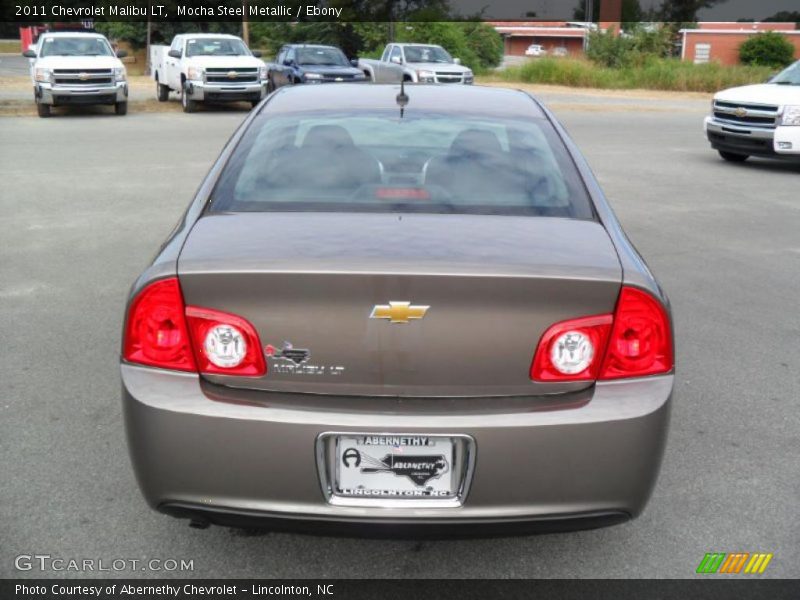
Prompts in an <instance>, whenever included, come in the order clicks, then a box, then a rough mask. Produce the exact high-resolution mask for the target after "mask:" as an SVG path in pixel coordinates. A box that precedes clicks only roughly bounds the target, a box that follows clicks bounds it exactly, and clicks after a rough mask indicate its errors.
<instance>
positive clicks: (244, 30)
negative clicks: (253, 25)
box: [242, 0, 250, 48]
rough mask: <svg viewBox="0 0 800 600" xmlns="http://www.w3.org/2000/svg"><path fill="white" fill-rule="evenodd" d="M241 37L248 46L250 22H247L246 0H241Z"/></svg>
mask: <svg viewBox="0 0 800 600" xmlns="http://www.w3.org/2000/svg"><path fill="white" fill-rule="evenodd" d="M242 39H243V40H244V43H245V44H247V47H248V48H249V47H250V24H249V23H248V22H247V0H242Z"/></svg>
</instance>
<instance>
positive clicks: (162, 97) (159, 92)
mask: <svg viewBox="0 0 800 600" xmlns="http://www.w3.org/2000/svg"><path fill="white" fill-rule="evenodd" d="M156 98H158V101H159V102H166V101H167V100H169V86H168V85H164V84H162V83H159V82H158V79H156Z"/></svg>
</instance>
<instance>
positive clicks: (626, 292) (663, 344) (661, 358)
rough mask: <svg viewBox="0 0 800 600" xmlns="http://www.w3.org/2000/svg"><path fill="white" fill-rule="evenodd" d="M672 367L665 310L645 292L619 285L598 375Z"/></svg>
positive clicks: (638, 374) (641, 373)
mask: <svg viewBox="0 0 800 600" xmlns="http://www.w3.org/2000/svg"><path fill="white" fill-rule="evenodd" d="M672 367H673V356H672V330H671V329H670V322H669V316H667V311H666V310H665V309H664V307H663V306H662V305H661V302H659V301H658V300H656V299H655V298H654V297H653V296H651V295H650V294H648V293H647V292H644V291H642V290H639V289H636V288H631V287H623V288H622V290H621V291H620V294H619V300H618V301H617V310H616V311H615V313H614V326H613V328H612V330H611V337H610V339H609V341H608V350H607V351H606V358H605V362H604V363H603V368H602V370H601V371H600V377H599V378H600V379H619V378H622V377H642V376H644V375H656V374H658V373H668V372H669V371H671V370H672Z"/></svg>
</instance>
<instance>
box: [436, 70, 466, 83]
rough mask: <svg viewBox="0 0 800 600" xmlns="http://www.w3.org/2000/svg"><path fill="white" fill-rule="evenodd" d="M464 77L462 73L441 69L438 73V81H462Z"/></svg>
mask: <svg viewBox="0 0 800 600" xmlns="http://www.w3.org/2000/svg"><path fill="white" fill-rule="evenodd" d="M463 80H464V77H463V75H462V74H461V73H452V72H444V71H439V72H438V73H436V81H437V83H461V82H462V81H463Z"/></svg>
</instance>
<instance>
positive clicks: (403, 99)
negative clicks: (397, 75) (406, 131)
mask: <svg viewBox="0 0 800 600" xmlns="http://www.w3.org/2000/svg"><path fill="white" fill-rule="evenodd" d="M395 100H397V106H399V107H400V118H401V119H402V118H403V112H404V111H405V108H406V105H407V104H408V94H406V80H405V79H403V80H402V81H401V82H400V93H399V94H397V97H396V98H395Z"/></svg>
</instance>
